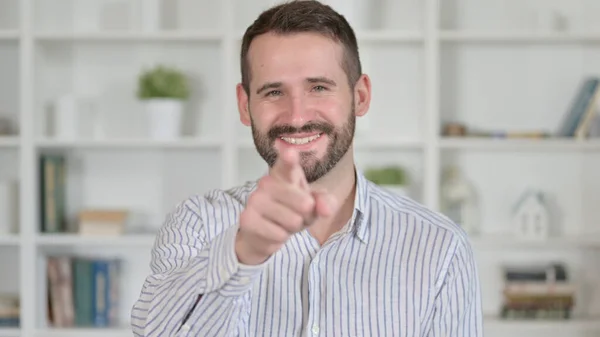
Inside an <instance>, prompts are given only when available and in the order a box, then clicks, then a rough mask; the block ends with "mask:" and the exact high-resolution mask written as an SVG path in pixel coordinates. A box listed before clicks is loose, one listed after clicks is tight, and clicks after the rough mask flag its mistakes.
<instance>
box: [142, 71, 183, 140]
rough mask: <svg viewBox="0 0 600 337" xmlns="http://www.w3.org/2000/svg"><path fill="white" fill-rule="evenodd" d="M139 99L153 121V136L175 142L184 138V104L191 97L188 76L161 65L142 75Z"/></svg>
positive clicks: (151, 127)
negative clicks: (182, 133) (182, 129)
mask: <svg viewBox="0 0 600 337" xmlns="http://www.w3.org/2000/svg"><path fill="white" fill-rule="evenodd" d="M138 86H139V87H138V93H137V94H138V98H139V99H140V100H142V101H143V102H144V107H145V110H146V113H147V116H148V117H149V118H150V136H151V137H152V138H155V139H161V140H167V139H171V140H172V139H175V138H177V137H179V135H180V134H181V127H182V125H181V124H182V118H183V108H184V101H186V100H187V99H188V97H189V95H190V89H189V84H188V80H187V78H186V76H185V75H184V74H183V72H181V71H179V70H178V69H175V68H171V67H167V66H164V65H158V66H156V67H154V68H152V69H149V70H146V71H144V72H142V74H141V75H140V77H139V83H138Z"/></svg>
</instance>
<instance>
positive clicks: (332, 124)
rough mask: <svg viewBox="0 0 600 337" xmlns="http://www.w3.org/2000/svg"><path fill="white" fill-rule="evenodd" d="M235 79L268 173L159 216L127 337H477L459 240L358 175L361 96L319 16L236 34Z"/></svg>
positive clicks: (278, 16) (345, 37)
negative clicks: (355, 143)
mask: <svg viewBox="0 0 600 337" xmlns="http://www.w3.org/2000/svg"><path fill="white" fill-rule="evenodd" d="M241 68H242V82H241V84H239V85H238V86H237V100H238V108H239V113H240V119H241V121H242V122H243V123H244V124H245V125H248V126H250V127H251V130H252V134H253V137H254V142H255V145H256V148H257V150H258V152H259V153H260V155H261V156H262V158H264V160H265V161H266V162H267V163H268V164H269V173H268V174H267V175H266V176H264V177H262V178H261V179H259V180H258V181H257V182H255V183H248V184H246V185H244V186H239V187H236V188H232V189H229V190H224V191H223V190H215V191H211V192H209V193H207V194H206V195H204V196H197V197H193V198H190V199H188V200H185V201H184V202H182V203H181V204H180V205H179V206H178V207H177V208H176V209H175V210H174V211H173V212H172V213H171V214H170V215H169V217H168V219H167V221H166V223H165V225H164V226H163V227H162V229H161V230H160V232H159V234H158V238H157V241H156V244H155V247H154V249H153V251H152V258H153V259H152V275H150V276H148V278H147V279H146V282H145V283H144V285H143V289H142V292H141V295H140V297H139V300H138V301H137V302H136V303H135V305H134V307H133V309H132V312H131V319H132V328H133V331H134V333H135V334H136V335H138V336H147V337H151V336H286V337H287V336H365V337H368V336H430V337H442V336H445V337H479V336H482V335H483V333H482V317H481V303H480V288H479V287H480V286H479V281H478V275H477V269H476V265H475V261H474V258H473V254H472V251H471V248H470V245H469V242H468V241H467V238H466V236H465V234H464V232H463V231H461V230H460V228H459V227H458V226H456V225H455V224H454V223H452V222H450V221H449V220H448V219H447V218H446V217H444V216H442V215H440V214H437V213H435V212H433V211H430V210H428V209H426V208H424V207H423V206H421V205H419V204H417V203H416V202H414V201H411V200H409V199H407V198H402V197H398V196H394V195H393V194H391V193H389V192H387V191H385V190H382V189H380V188H379V187H377V186H376V185H374V184H373V183H371V182H369V181H367V180H366V179H365V178H364V176H363V175H362V174H361V172H360V171H358V170H357V169H356V168H355V165H354V160H353V153H352V152H353V150H352V140H353V135H354V126H355V119H356V117H357V116H362V115H364V114H365V113H367V110H368V108H369V102H370V97H371V84H370V80H369V77H368V76H367V75H365V74H362V73H361V65H360V61H359V54H358V50H357V43H356V39H355V36H354V33H353V31H352V29H351V27H350V26H349V25H348V23H347V22H346V21H345V20H344V18H343V17H342V16H340V15H339V14H338V13H336V12H335V11H333V10H332V9H331V8H330V7H328V6H325V5H323V4H321V3H319V2H316V1H294V2H290V3H287V4H282V5H278V6H275V7H273V8H271V9H269V10H267V11H265V12H264V13H262V14H261V15H260V16H259V17H258V19H257V20H256V21H255V22H254V23H253V24H252V25H251V26H250V27H249V28H248V30H247V31H246V33H245V36H244V39H243V42H242V53H241ZM390 99H393V98H390ZM199 174H202V173H201V172H199Z"/></svg>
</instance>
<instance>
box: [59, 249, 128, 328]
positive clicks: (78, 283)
mask: <svg viewBox="0 0 600 337" xmlns="http://www.w3.org/2000/svg"><path fill="white" fill-rule="evenodd" d="M119 265H120V261H119V260H118V259H107V258H84V257H77V256H49V257H47V275H48V283H47V284H48V320H49V322H50V324H51V325H52V326H54V327H57V328H64V327H112V326H116V325H118V324H119V323H118V320H117V316H118V312H117V309H118V305H119V298H120V294H119V279H118V278H119V275H120V271H119V269H120V266H119Z"/></svg>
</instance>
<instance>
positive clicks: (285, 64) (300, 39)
mask: <svg viewBox="0 0 600 337" xmlns="http://www.w3.org/2000/svg"><path fill="white" fill-rule="evenodd" d="M342 57H343V48H342V46H341V44H340V43H337V42H336V41H334V40H332V39H330V38H328V37H326V36H324V35H321V34H316V33H294V34H274V33H267V34H263V35H260V36H258V37H256V38H255V39H254V40H253V41H252V43H251V45H250V48H249V50H248V64H249V66H250V72H251V74H252V80H253V81H254V80H256V81H263V80H275V78H273V77H277V79H278V80H284V78H285V77H290V78H291V77H293V76H330V77H338V76H344V73H343V69H342V66H341V65H342V63H341V61H342Z"/></svg>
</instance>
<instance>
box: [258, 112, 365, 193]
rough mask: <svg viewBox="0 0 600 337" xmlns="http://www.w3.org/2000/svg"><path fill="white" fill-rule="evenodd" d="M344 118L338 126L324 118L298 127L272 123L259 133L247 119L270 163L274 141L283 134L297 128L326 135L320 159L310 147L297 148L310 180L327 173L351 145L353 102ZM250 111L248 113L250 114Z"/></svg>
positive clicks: (295, 130)
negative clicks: (324, 120) (273, 124)
mask: <svg viewBox="0 0 600 337" xmlns="http://www.w3.org/2000/svg"><path fill="white" fill-rule="evenodd" d="M352 107H353V108H352V111H351V112H350V114H349V117H348V119H347V120H346V122H345V123H344V125H342V126H341V127H335V126H333V125H332V124H329V123H325V122H309V123H307V124H305V125H303V126H301V127H294V126H291V125H287V124H285V125H276V126H274V127H272V128H271V129H270V130H269V131H268V132H267V133H266V134H265V133H261V132H260V131H259V130H258V129H257V128H256V125H255V124H254V121H253V120H252V119H251V127H252V138H253V139H254V145H255V146H256V149H257V151H258V153H259V154H260V156H261V157H262V158H263V159H264V160H265V161H266V162H267V164H268V165H269V167H273V165H275V162H276V161H277V156H278V153H277V150H276V149H275V146H274V144H275V141H276V140H277V138H280V137H281V136H282V135H284V134H289V133H299V132H318V133H320V134H321V137H323V136H327V138H328V140H329V144H328V145H327V149H326V151H325V155H324V156H323V159H319V158H318V157H317V154H316V153H315V152H314V151H302V152H300V165H301V166H302V169H303V170H304V175H305V176H306V180H307V182H308V183H309V184H310V183H312V182H315V181H317V180H318V179H320V178H321V177H323V176H324V175H325V174H327V173H328V172H329V171H331V169H333V168H334V167H335V165H336V164H337V163H338V162H339V161H340V160H341V159H342V158H343V157H344V155H345V154H346V153H347V152H348V149H349V148H350V146H351V145H352V140H353V138H354V130H355V128H356V116H355V115H354V104H352ZM250 115H252V114H250Z"/></svg>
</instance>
